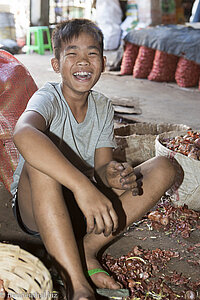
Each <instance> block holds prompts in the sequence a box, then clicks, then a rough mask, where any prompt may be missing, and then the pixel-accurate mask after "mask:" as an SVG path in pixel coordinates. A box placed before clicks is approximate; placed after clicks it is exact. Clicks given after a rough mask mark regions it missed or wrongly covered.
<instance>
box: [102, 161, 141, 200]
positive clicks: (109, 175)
mask: <svg viewBox="0 0 200 300" xmlns="http://www.w3.org/2000/svg"><path fill="white" fill-rule="evenodd" d="M106 179H107V182H108V184H109V186H110V187H112V188H116V189H121V190H132V194H133V196H136V195H138V187H137V181H136V180H137V178H136V175H135V173H134V168H133V167H132V166H131V165H130V164H128V163H118V162H116V161H111V162H110V163H109V164H108V165H107V167H106Z"/></svg>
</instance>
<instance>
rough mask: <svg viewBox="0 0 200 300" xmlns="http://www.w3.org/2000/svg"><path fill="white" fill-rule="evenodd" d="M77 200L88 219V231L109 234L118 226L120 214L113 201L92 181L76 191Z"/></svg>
mask: <svg viewBox="0 0 200 300" xmlns="http://www.w3.org/2000/svg"><path fill="white" fill-rule="evenodd" d="M74 196H75V199H76V202H77V203H78V205H79V207H80V209H81V210H82V212H83V214H84V216H85V218H86V221H87V233H92V232H94V233H96V234H100V233H104V235H105V236H109V235H110V234H111V233H112V232H115V231H116V230H117V228H118V216H117V214H116V212H115V210H114V208H113V206H112V203H111V201H110V200H109V199H108V198H107V197H106V196H105V195H104V194H102V193H101V192H100V191H99V190H98V189H97V188H96V187H95V186H94V185H93V184H92V183H89V185H85V186H84V187H82V188H80V189H79V188H78V189H77V190H76V191H75V192H74Z"/></svg>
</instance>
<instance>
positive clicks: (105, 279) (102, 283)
mask: <svg viewBox="0 0 200 300" xmlns="http://www.w3.org/2000/svg"><path fill="white" fill-rule="evenodd" d="M90 278H91V280H92V281H93V283H94V284H95V285H96V287H98V288H103V289H112V290H117V289H120V288H122V285H121V284H120V283H119V282H116V281H115V280H114V279H113V278H112V277H110V276H109V275H107V274H105V273H104V272H99V273H96V274H93V275H92V276H90Z"/></svg>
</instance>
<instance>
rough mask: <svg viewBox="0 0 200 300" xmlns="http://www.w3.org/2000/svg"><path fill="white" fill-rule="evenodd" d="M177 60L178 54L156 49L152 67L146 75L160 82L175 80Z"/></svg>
mask: <svg viewBox="0 0 200 300" xmlns="http://www.w3.org/2000/svg"><path fill="white" fill-rule="evenodd" d="M177 62H178V56H176V55H173V54H168V53H166V52H163V51H160V50H156V53H155V57H154V61H153V67H152V70H151V72H150V74H149V76H148V79H149V80H152V81H160V82H164V81H166V82H170V81H175V71H176V66H177Z"/></svg>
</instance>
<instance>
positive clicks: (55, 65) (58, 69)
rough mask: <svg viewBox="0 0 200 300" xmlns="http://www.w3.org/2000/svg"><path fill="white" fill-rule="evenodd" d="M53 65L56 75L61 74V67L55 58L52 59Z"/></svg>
mask: <svg viewBox="0 0 200 300" xmlns="http://www.w3.org/2000/svg"><path fill="white" fill-rule="evenodd" d="M51 65H52V68H53V69H54V71H55V72H56V73H60V66H59V62H58V60H57V58H55V57H54V58H52V59H51Z"/></svg>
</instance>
